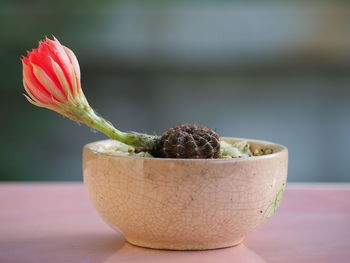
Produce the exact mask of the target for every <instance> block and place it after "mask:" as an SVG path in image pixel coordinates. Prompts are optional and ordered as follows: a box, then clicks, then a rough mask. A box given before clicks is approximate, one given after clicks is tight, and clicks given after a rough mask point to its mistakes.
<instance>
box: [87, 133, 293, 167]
mask: <svg viewBox="0 0 350 263" xmlns="http://www.w3.org/2000/svg"><path fill="white" fill-rule="evenodd" d="M220 139H221V140H223V141H226V142H227V141H248V143H251V144H252V143H253V144H256V145H261V146H267V147H269V146H270V147H273V148H274V150H276V151H275V152H273V153H271V154H267V155H261V156H250V157H240V158H230V159H225V158H220V159H219V158H218V159H182V158H157V157H139V156H124V155H116V154H111V153H102V152H98V151H96V150H94V149H92V148H91V147H92V146H94V145H96V144H101V143H105V142H110V141H114V140H112V139H107V140H99V141H94V142H90V143H88V144H86V145H84V147H83V151H89V152H91V153H92V154H94V155H103V156H109V157H113V158H127V159H130V158H132V159H140V160H147V161H157V162H159V161H165V162H166V161H172V162H215V163H217V162H242V161H249V160H263V159H270V158H274V157H277V156H279V155H281V154H284V153H288V148H287V147H286V146H284V145H282V144H278V143H274V142H270V141H265V140H256V139H249V138H238V137H220Z"/></svg>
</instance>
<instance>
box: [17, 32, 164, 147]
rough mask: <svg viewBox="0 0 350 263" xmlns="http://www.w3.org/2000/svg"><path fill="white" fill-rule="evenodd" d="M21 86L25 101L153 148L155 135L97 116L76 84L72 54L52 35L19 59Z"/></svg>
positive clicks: (76, 64)
mask: <svg viewBox="0 0 350 263" xmlns="http://www.w3.org/2000/svg"><path fill="white" fill-rule="evenodd" d="M22 64H23V85H24V88H25V90H26V91H27V95H26V94H25V95H24V96H26V98H27V99H28V101H29V102H30V103H32V104H34V105H36V106H38V107H43V108H47V109H50V110H53V111H56V112H58V113H60V114H62V115H64V116H67V117H68V118H69V119H71V120H74V121H78V122H82V123H85V124H86V125H87V126H89V127H91V128H93V129H95V130H98V131H101V132H103V133H105V134H106V135H107V136H109V137H110V138H112V139H115V140H118V141H120V142H123V143H126V144H129V145H132V146H135V147H143V148H147V149H153V148H154V145H155V143H156V142H157V140H158V137H156V136H152V135H148V134H139V133H126V132H122V131H119V130H118V129H116V128H115V127H114V126H113V125H112V124H111V123H110V122H109V121H106V120H105V119H103V118H102V117H100V116H98V115H97V114H96V113H95V112H94V110H93V109H92V108H91V107H90V106H89V103H88V102H87V100H86V98H85V95H84V93H83V91H82V89H81V87H80V69H79V64H78V60H77V58H76V57H75V55H74V53H73V52H72V51H71V50H70V49H69V48H67V47H65V46H62V45H61V44H60V42H59V41H58V40H57V39H56V38H54V40H50V39H48V38H46V39H45V41H41V42H39V47H38V48H36V49H33V50H32V51H30V52H28V54H27V56H25V57H23V58H22Z"/></svg>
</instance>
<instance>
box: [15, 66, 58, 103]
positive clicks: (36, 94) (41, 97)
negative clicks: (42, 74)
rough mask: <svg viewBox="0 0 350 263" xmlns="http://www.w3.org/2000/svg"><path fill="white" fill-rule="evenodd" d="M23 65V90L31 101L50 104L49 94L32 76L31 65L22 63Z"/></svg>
mask: <svg viewBox="0 0 350 263" xmlns="http://www.w3.org/2000/svg"><path fill="white" fill-rule="evenodd" d="M22 64H23V83H24V88H25V90H26V91H27V92H28V95H30V96H31V97H32V99H33V100H36V101H40V102H41V103H44V104H52V100H51V95H50V93H49V92H48V91H47V90H46V89H45V88H44V87H43V86H42V85H41V83H40V82H39V81H38V80H37V79H36V77H35V76H34V74H33V72H32V70H31V65H27V64H26V63H25V62H23V61H22Z"/></svg>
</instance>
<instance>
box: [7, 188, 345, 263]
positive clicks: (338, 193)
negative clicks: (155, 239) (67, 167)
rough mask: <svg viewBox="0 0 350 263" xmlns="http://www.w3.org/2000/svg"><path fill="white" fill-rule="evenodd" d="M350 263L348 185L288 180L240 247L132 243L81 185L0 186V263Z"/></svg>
mask: <svg viewBox="0 0 350 263" xmlns="http://www.w3.org/2000/svg"><path fill="white" fill-rule="evenodd" d="M32 262H33V263H34V262H35V263H42V262H43V263H95V262H96V263H102V262H104V263H107V262H109V263H110V262H126V263H127V262H147V263H160V262H170V263H175V262H181V263H187V262H202V263H205V262H215V263H224V262H239V263H245V262H252V263H254V262H269V263H274V262H279V263H280V262H281V263H289V262H293V263H303V262H307V263H312V262H317V263H323V262H324V263H347V262H350V186H349V185H345V186H342V187H339V186H332V185H321V186H317V185H316V186H315V185H306V186H305V185H304V186H296V185H289V188H287V191H286V193H285V196H284V199H283V201H282V204H281V207H280V208H279V209H278V211H277V212H276V214H275V216H274V217H273V218H272V219H271V220H270V221H269V222H268V223H267V224H265V225H264V226H262V227H261V228H260V229H258V230H257V231H255V232H254V233H252V234H250V235H249V236H248V237H247V238H246V240H245V241H244V244H243V245H239V246H236V247H232V248H226V249H217V250H211V251H201V252H199V251H187V252H182V251H161V250H153V249H146V248H140V247H135V246H133V245H130V244H128V243H126V242H125V240H124V239H123V237H122V235H121V234H120V233H117V232H115V231H114V230H112V229H111V228H109V227H108V226H107V225H106V224H105V223H104V222H103V221H102V220H101V219H100V217H99V216H98V215H97V213H96V212H95V210H94V209H93V207H92V205H91V203H90V201H89V200H88V197H87V193H86V190H85V189H84V187H83V185H82V184H81V183H63V184H62V183H53V184H46V183H45V184H0V263H32Z"/></svg>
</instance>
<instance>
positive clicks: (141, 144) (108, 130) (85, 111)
mask: <svg viewBox="0 0 350 263" xmlns="http://www.w3.org/2000/svg"><path fill="white" fill-rule="evenodd" d="M75 114H76V115H78V116H79V117H80V120H79V121H80V122H82V123H85V124H86V125H87V126H89V127H91V128H93V129H95V130H98V131H100V132H102V133H104V134H106V135H107V136H108V137H110V138H111V139H114V140H117V141H120V142H122V143H125V144H127V145H130V146H133V147H138V148H142V149H143V150H144V151H151V150H153V149H154V148H155V146H156V145H157V143H158V141H159V139H160V137H159V136H153V135H148V134H143V133H136V132H131V133H127V132H122V131H120V130H118V129H116V128H115V127H114V126H113V125H112V124H111V123H110V122H109V121H107V120H105V119H104V118H102V117H100V116H98V115H97V114H96V113H95V112H94V110H93V109H92V108H91V107H84V108H81V107H76V108H75Z"/></svg>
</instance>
